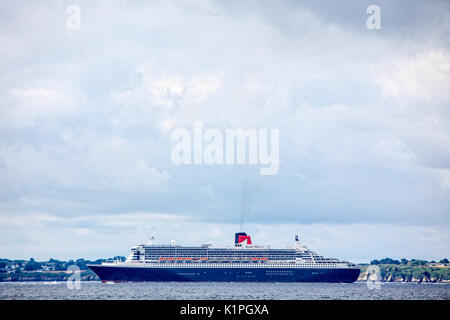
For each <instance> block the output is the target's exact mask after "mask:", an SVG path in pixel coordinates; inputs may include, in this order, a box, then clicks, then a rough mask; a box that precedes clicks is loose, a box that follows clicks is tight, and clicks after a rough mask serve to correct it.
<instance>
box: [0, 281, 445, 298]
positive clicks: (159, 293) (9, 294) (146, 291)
mask: <svg viewBox="0 0 450 320" xmlns="http://www.w3.org/2000/svg"><path fill="white" fill-rule="evenodd" d="M0 299H132V300H136V299H162V300H166V299H167V300H184V299H192V300H197V299H200V300H206V299H231V300H235V299H237V300H241V299H249V300H252V299H274V300H291V299H294V300H297V299H313V300H316V299H402V300H405V299H440V300H442V299H445V300H449V299H450V284H424V283H422V284H416V283H382V284H381V288H380V289H372V290H371V289H369V288H368V287H367V285H366V283H364V282H359V283H358V282H357V283H351V284H344V283H342V284H341V283H339V284H332V283H236V282H234V283H233V282H232V283H221V282H197V283H188V282H185V283H178V282H147V283H144V282H143V283H114V284H109V283H101V282H81V288H80V289H79V290H77V289H73V290H69V289H68V288H67V284H66V283H65V282H58V283H44V282H2V283H0Z"/></svg>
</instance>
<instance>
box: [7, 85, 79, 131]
mask: <svg viewBox="0 0 450 320" xmlns="http://www.w3.org/2000/svg"><path fill="white" fill-rule="evenodd" d="M78 106H79V100H78V99H77V98H76V97H73V96H71V95H69V94H67V93H64V92H60V91H58V90H55V89H47V88H31V89H13V90H10V91H9V92H8V93H7V94H5V96H4V97H3V105H2V108H1V110H0V112H1V114H2V119H1V125H2V126H3V127H5V126H12V127H29V126H34V125H36V124H37V123H38V122H39V121H43V122H47V123H49V124H51V122H52V121H55V120H57V119H58V118H63V117H70V116H72V115H74V114H75V113H76V112H77V109H78Z"/></svg>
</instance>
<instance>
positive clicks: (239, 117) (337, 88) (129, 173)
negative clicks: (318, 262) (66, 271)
mask: <svg viewBox="0 0 450 320" xmlns="http://www.w3.org/2000/svg"><path fill="white" fill-rule="evenodd" d="M72 4H74V5H77V6H78V7H79V8H80V18H81V20H80V29H70V28H68V26H67V19H68V18H69V16H70V14H68V13H67V8H68V6H69V5H72ZM371 4H377V5H378V6H379V7H380V9H381V29H379V30H369V29H368V28H367V26H366V20H367V18H368V17H369V14H367V13H366V9H367V7H368V6H369V5H371ZM449 34H450V4H449V2H448V1H427V2H425V1H372V0H371V1H220V2H219V1H217V2H216V1H207V0H205V1H194V0H191V1H173V2H171V1H79V0H72V1H56V0H55V1H45V2H33V1H1V3H0V257H5V258H15V259H18V258H26V259H28V258H30V257H34V258H35V259H49V258H60V259H67V258H79V257H84V258H91V259H92V258H101V257H111V256H115V255H128V252H129V248H130V247H131V246H134V245H136V244H139V243H142V242H144V241H145V240H146V238H148V236H150V235H155V236H156V239H157V241H158V242H168V241H170V240H171V239H175V240H177V242H178V243H180V244H186V245H196V244H200V243H206V242H210V241H212V242H213V243H214V244H215V245H232V243H233V240H234V232H236V231H241V230H239V223H240V220H241V216H242V215H243V216H244V226H243V229H244V230H243V231H247V232H248V233H249V234H251V235H252V238H253V242H255V243H259V244H270V245H272V247H285V246H287V245H291V244H292V242H293V239H294V235H295V234H299V235H300V238H301V240H302V242H305V243H306V244H307V245H308V246H309V247H311V249H313V250H315V251H317V252H318V253H319V254H323V255H327V256H333V257H337V258H343V259H348V260H352V261H354V262H367V261H370V260H371V259H373V258H383V257H387V256H388V257H393V258H403V257H405V258H424V259H429V260H431V259H441V258H444V257H447V258H449V253H450V37H449ZM194 121H202V122H203V124H204V126H205V127H206V128H216V129H219V130H224V129H226V128H243V129H248V128H256V129H260V128H267V129H271V128H275V129H279V130H280V140H279V141H280V167H279V172H278V174H277V175H273V176H261V175H260V174H259V166H255V165H210V166H208V165H195V166H194V165H179V166H176V165H174V164H173V163H172V161H171V150H172V147H173V145H174V143H173V142H172V141H171V139H170V138H171V133H172V131H173V130H175V129H177V128H187V129H189V130H190V129H192V125H193V123H194Z"/></svg>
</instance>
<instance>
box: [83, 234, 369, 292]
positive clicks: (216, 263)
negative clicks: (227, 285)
mask: <svg viewBox="0 0 450 320" xmlns="http://www.w3.org/2000/svg"><path fill="white" fill-rule="evenodd" d="M89 268H91V269H92V270H93V271H94V272H95V273H96V274H97V275H98V276H99V278H100V279H101V280H102V281H104V282H111V281H112V282H121V281H229V282H231V281H247V282H347V283H350V282H354V281H356V279H358V276H359V273H360V267H359V266H358V265H355V264H353V263H350V262H347V261H341V260H338V259H335V258H325V257H322V256H319V255H318V254H316V253H315V252H314V251H311V250H309V249H308V248H307V247H306V246H305V244H302V243H300V241H299V239H298V236H295V246H293V247H288V248H286V249H271V248H270V247H269V246H259V245H254V244H253V243H252V239H251V237H250V236H249V235H247V234H246V233H245V232H239V233H236V234H235V241H234V246H232V247H217V248H216V247H213V246H212V245H211V244H202V245H201V246H197V247H185V246H180V245H177V244H176V243H175V241H174V240H172V241H171V243H170V244H165V245H161V244H153V241H149V242H148V243H147V244H143V245H139V246H136V247H133V248H132V249H131V253H130V255H129V256H128V258H127V259H126V260H125V261H124V262H122V261H107V262H103V263H102V264H101V265H89Z"/></svg>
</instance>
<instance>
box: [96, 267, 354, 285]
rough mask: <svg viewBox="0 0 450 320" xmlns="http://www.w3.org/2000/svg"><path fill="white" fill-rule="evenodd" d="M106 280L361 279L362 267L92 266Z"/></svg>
mask: <svg viewBox="0 0 450 320" xmlns="http://www.w3.org/2000/svg"><path fill="white" fill-rule="evenodd" d="M89 268H91V269H92V270H93V271H94V272H95V273H96V274H97V275H98V277H99V278H100V279H101V280H102V281H113V282H121V281H125V282H133V281H136V282H143V281H161V282H168V281H185V282H188V281H190V282H192V281H198V282H206V281H217V282H345V283H351V282H355V281H356V280H357V279H358V276H359V273H360V270H359V269H336V268H330V269H322V268H321V269H314V268H310V269H306V268H191V267H190V268H182V267H177V268H167V267H166V268H154V267H148V268H142V267H138V268H136V267H117V266H104V265H98V266H93V265H91V266H89Z"/></svg>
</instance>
